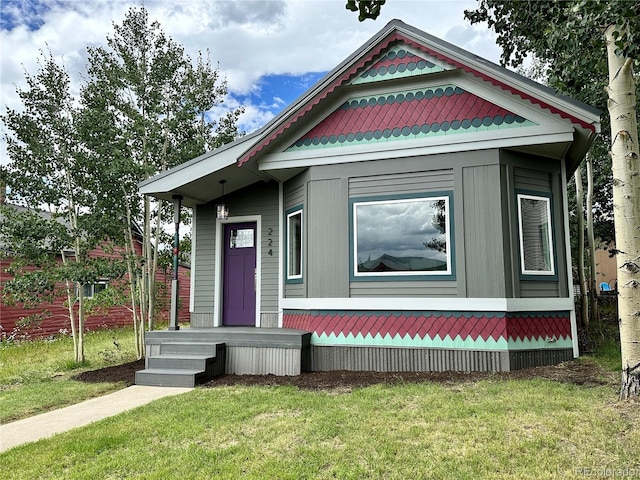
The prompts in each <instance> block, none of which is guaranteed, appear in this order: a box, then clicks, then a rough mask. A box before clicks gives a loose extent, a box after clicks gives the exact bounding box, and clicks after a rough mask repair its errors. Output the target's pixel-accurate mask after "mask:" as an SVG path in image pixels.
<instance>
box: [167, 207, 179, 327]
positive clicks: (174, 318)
mask: <svg viewBox="0 0 640 480" xmlns="http://www.w3.org/2000/svg"><path fill="white" fill-rule="evenodd" d="M172 198H173V223H174V225H175V232H174V236H173V278H172V279H171V318H170V319H169V330H180V327H179V326H178V294H179V292H180V290H179V288H178V287H179V282H178V268H179V266H180V265H179V263H180V262H179V256H180V209H181V208H182V195H173V197H172Z"/></svg>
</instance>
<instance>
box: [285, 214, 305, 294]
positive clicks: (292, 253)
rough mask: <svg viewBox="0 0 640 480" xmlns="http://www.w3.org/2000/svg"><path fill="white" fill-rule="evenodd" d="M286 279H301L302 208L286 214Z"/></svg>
mask: <svg viewBox="0 0 640 480" xmlns="http://www.w3.org/2000/svg"><path fill="white" fill-rule="evenodd" d="M287 280H294V281H296V280H298V281H299V280H302V210H295V211H292V212H290V213H288V214H287Z"/></svg>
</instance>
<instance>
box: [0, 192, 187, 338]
mask: <svg viewBox="0 0 640 480" xmlns="http://www.w3.org/2000/svg"><path fill="white" fill-rule="evenodd" d="M0 203H4V192H3V190H2V188H0ZM5 206H7V207H10V208H12V209H15V210H22V209H24V207H19V206H16V205H9V204H5ZM38 213H39V214H40V215H43V216H45V217H46V216H48V214H47V213H46V212H38ZM138 240H140V238H138ZM134 246H135V248H136V252H137V254H138V255H141V253H142V243H141V242H140V241H137V242H135V244H134ZM65 254H66V255H67V257H73V256H74V252H73V251H72V250H68V251H67V252H65ZM123 254H124V250H123V249H122V248H119V247H117V246H114V245H107V244H104V245H99V246H97V247H96V248H94V249H93V250H91V251H90V252H89V256H90V257H91V258H101V257H102V258H113V259H117V258H122V256H123ZM12 261H13V259H12V257H11V251H9V250H8V249H7V248H5V246H3V245H1V244H0V299H1V301H0V339H2V340H25V339H36V338H46V337H51V336H55V335H60V334H65V333H70V332H71V324H70V320H69V309H68V307H67V305H66V297H65V296H58V297H56V298H55V300H54V301H53V302H52V303H48V302H46V303H43V304H41V305H39V306H38V308H34V309H28V308H25V307H24V306H23V305H21V304H15V305H9V304H7V303H5V300H4V298H2V289H3V285H4V283H5V282H6V281H8V280H10V279H11V278H12V276H11V275H10V274H9V273H8V272H7V268H8V267H9V266H10V265H11V263H12ZM58 261H62V260H61V258H59V259H58ZM33 269H35V267H33V268H32V270H33ZM189 273H190V268H189V266H188V265H180V267H179V275H180V278H181V279H182V283H181V289H180V292H179V302H178V305H179V320H180V321H181V322H188V321H189ZM171 277H172V273H171V271H164V270H162V269H159V270H158V273H157V276H156V281H157V284H156V285H157V291H158V292H157V295H156V303H157V307H158V308H159V309H162V310H161V312H160V315H158V319H159V320H161V321H163V320H164V321H167V320H168V311H169V309H168V306H169V303H170V301H171V298H170V295H171ZM111 281H112V279H109V278H104V279H100V281H98V282H97V283H95V284H86V285H84V287H83V295H84V296H85V298H92V297H93V296H94V295H95V294H96V293H97V292H99V291H100V290H103V289H105V288H106V287H107V286H108V285H109V283H110V282H111ZM74 308H75V312H76V313H77V311H78V305H77V304H76V305H75V306H74ZM28 320H35V321H28ZM132 322H133V319H132V314H131V309H130V306H128V305H122V306H120V305H116V306H112V307H109V308H106V309H101V310H100V311H97V312H95V313H94V314H92V315H89V316H88V317H87V318H86V320H85V329H86V331H91V330H97V329H101V328H114V327H124V326H131V325H133V323H132Z"/></svg>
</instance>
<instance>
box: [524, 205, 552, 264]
mask: <svg viewBox="0 0 640 480" xmlns="http://www.w3.org/2000/svg"><path fill="white" fill-rule="evenodd" d="M517 198H518V223H519V236H520V269H521V272H522V274H523V275H555V273H556V272H555V265H554V252H553V234H552V229H551V198H549V197H546V196H538V195H529V194H523V193H520V194H518V195H517Z"/></svg>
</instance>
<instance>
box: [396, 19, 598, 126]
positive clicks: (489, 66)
mask: <svg viewBox="0 0 640 480" xmlns="http://www.w3.org/2000/svg"><path fill="white" fill-rule="evenodd" d="M391 24H393V25H394V26H395V27H397V28H398V29H401V30H404V31H406V32H408V33H411V34H413V35H415V36H419V37H422V38H424V39H426V40H428V41H429V42H431V43H433V44H435V45H438V46H440V47H441V48H443V49H445V50H449V51H451V52H452V53H454V54H455V55H457V56H460V57H463V58H465V59H467V60H469V61H471V62H472V63H474V64H475V65H477V66H481V67H483V68H484V69H486V70H488V71H491V72H493V73H495V74H497V75H499V76H500V75H505V76H507V77H509V78H510V79H511V80H514V81H516V82H518V83H521V84H524V86H526V87H528V88H530V89H533V90H539V91H540V92H541V93H543V94H545V95H547V96H551V97H554V98H555V99H556V100H557V101H559V102H561V103H564V104H569V105H570V106H572V107H573V108H576V109H578V110H584V111H585V113H587V114H588V115H589V116H597V117H598V118H599V117H600V115H602V111H601V110H599V109H597V108H595V107H593V106H591V105H589V104H587V103H584V102H581V101H579V100H576V99H574V98H571V97H569V96H567V95H564V94H561V93H558V92H557V91H555V90H554V89H552V88H550V87H548V86H546V85H543V84H541V83H538V82H536V81H535V80H532V79H530V78H528V77H525V76H523V75H520V74H519V73H517V72H514V71H512V70H509V69H508V68H505V67H503V66H502V65H499V64H497V63H494V62H492V61H491V60H487V59H486V58H484V57H481V56H479V55H476V54H475V53H472V52H469V51H468V50H464V49H462V48H460V47H458V46H457V45H454V44H452V43H449V42H447V41H446V40H442V39H440V38H438V37H434V36H433V35H431V34H429V33H427V32H424V31H422V30H420V29H418V28H416V27H414V26H412V25H408V24H406V23H404V22H403V21H402V20H398V19H394V20H391V21H390V22H389V24H388V26H389V25H391Z"/></svg>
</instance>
